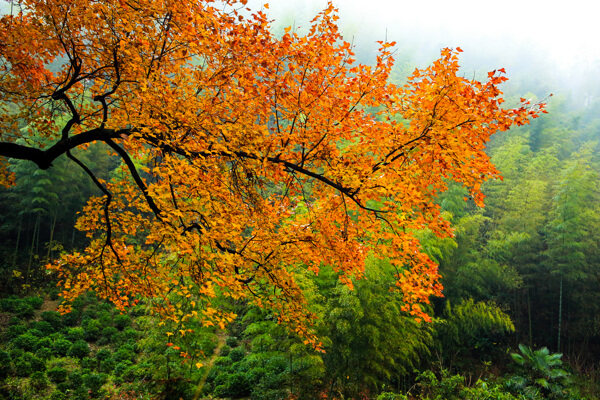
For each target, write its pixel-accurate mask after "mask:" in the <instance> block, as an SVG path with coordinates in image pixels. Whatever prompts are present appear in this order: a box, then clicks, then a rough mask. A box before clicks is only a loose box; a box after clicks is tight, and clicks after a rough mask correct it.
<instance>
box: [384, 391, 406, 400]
mask: <svg viewBox="0 0 600 400" xmlns="http://www.w3.org/2000/svg"><path fill="white" fill-rule="evenodd" d="M377 400H408V397H406V396H405V395H403V394H398V393H392V392H383V393H381V394H380V395H379V396H377Z"/></svg>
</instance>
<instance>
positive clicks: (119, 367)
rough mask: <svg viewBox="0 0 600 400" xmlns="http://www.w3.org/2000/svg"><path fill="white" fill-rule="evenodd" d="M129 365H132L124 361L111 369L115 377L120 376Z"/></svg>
mask: <svg viewBox="0 0 600 400" xmlns="http://www.w3.org/2000/svg"><path fill="white" fill-rule="evenodd" d="M131 365H133V363H132V362H131V361H129V360H124V361H121V362H120V363H118V364H117V365H115V368H114V369H113V371H114V373H115V375H116V376H122V375H123V374H124V373H125V371H126V370H127V368H129V367H130V366H131Z"/></svg>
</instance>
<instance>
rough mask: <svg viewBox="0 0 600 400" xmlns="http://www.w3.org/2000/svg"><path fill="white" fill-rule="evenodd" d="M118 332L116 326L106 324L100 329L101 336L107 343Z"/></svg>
mask: <svg viewBox="0 0 600 400" xmlns="http://www.w3.org/2000/svg"><path fill="white" fill-rule="evenodd" d="M118 333H119V331H118V330H117V328H115V327H112V326H107V327H105V328H104V329H102V338H103V339H105V340H106V341H107V342H108V343H110V342H112V341H113V340H114V338H115V336H116V335H117V334H118Z"/></svg>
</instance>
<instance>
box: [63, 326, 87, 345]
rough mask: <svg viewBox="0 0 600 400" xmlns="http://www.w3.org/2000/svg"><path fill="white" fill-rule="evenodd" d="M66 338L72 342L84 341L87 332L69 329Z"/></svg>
mask: <svg viewBox="0 0 600 400" xmlns="http://www.w3.org/2000/svg"><path fill="white" fill-rule="evenodd" d="M65 336H66V337H67V339H69V340H70V341H71V342H75V341H77V340H83V339H84V338H85V331H84V330H83V328H81V327H75V328H69V329H67V332H66V334H65Z"/></svg>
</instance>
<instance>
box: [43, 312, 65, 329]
mask: <svg viewBox="0 0 600 400" xmlns="http://www.w3.org/2000/svg"><path fill="white" fill-rule="evenodd" d="M41 317H42V321H46V322H48V323H49V324H50V325H52V327H53V328H54V331H56V332H58V331H60V330H61V329H62V328H63V326H64V324H63V317H62V315H60V313H59V312H58V311H44V312H43V313H42V315H41Z"/></svg>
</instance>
